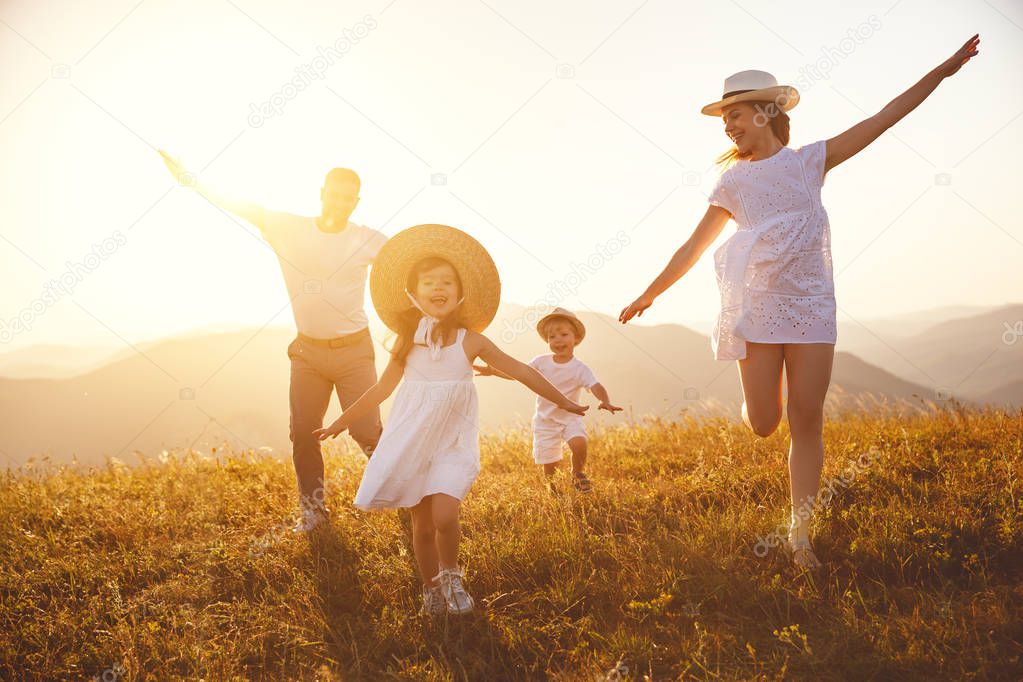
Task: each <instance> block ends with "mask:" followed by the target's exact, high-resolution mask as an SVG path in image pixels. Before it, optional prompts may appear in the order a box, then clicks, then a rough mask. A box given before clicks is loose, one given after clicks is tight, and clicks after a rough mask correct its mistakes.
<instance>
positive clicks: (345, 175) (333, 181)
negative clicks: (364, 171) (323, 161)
mask: <svg viewBox="0 0 1023 682" xmlns="http://www.w3.org/2000/svg"><path fill="white" fill-rule="evenodd" d="M323 184H324V186H328V185H340V184H345V185H355V190H356V192H358V191H359V189H361V187H362V181H361V180H359V174H358V173H356V172H355V171H353V170H352V169H351V168H332V169H331V170H330V172H329V173H327V179H326V180H324V181H323Z"/></svg>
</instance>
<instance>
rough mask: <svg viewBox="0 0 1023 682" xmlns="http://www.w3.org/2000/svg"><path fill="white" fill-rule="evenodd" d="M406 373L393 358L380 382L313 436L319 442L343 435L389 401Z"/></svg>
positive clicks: (317, 430)
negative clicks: (370, 412)
mask: <svg viewBox="0 0 1023 682" xmlns="http://www.w3.org/2000/svg"><path fill="white" fill-rule="evenodd" d="M404 372H405V370H404V368H403V367H402V366H401V365H399V364H398V363H396V362H395V361H394V359H393V358H392V359H391V361H390V362H388V363H387V367H385V368H384V371H383V374H381V375H380V381H378V382H376V383H375V384H373V385H372V386H371V387H370V388H369V389H368V390H367V391H366V392H365V393H363V394H362V395H361V396H359V399H358V400H356V401H355V402H354V403H352V404H351V405H350V406H349V407H348V409H347V410H345V411H344V412H343V413H342V414H341V416H340V417H338V418H337V419H336V420H335V421H334V423H333V424H331V425H330V426H328V427H325V428H322V429H316V430H315V431H313V435H314V436H316V438H317V439H319V440H324V439H326V438H337V436H338V434H340V433H343V432H344V430H345V429H347V428H348V427H349V426H351V424H352V422H354V421H357V420H358V419H359V417H362V416H365V414H366V413H367V412H369V411H370V410H372V409H373V408H374V407H376V406H377V405H379V404H380V403H382V402H384V401H385V400H387V397H388V396H389V395H391V393H393V392H394V389H395V387H396V386H397V385H398V382H399V381H401V375H402V374H404Z"/></svg>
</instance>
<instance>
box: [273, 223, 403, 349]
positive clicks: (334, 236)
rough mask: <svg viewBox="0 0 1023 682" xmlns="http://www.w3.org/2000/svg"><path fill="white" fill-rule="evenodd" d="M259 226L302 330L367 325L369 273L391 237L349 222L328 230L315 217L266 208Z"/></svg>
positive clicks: (314, 332)
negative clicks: (370, 267) (271, 249)
mask: <svg viewBox="0 0 1023 682" xmlns="http://www.w3.org/2000/svg"><path fill="white" fill-rule="evenodd" d="M260 217H261V220H260V223H259V225H258V227H259V228H260V231H261V232H262V234H263V239H265V240H266V241H267V242H268V243H269V244H270V246H272V247H273V250H274V252H275V253H276V254H277V260H278V261H280V264H281V272H282V273H283V274H284V283H285V284H286V285H287V287H288V295H289V296H290V297H291V299H292V301H291V309H292V312H293V313H294V315H295V326H296V327H297V328H298V331H299V332H301V333H303V334H305V335H307V336H312V337H315V338H318V339H331V338H335V337H338V336H345V335H346V334H352V333H354V332H357V331H360V330H362V329H364V328H365V327H366V324H367V318H366V311H365V310H364V309H363V303H364V301H365V295H366V274H367V272H368V270H369V266H370V264H371V263H372V262H373V259H375V258H376V255H377V253H378V252H379V251H380V247H381V246H383V245H384V242H386V241H387V237H386V236H384V235H383V234H382V233H380V232H377V231H376V230H373V229H370V228H368V227H363V226H362V225H357V224H355V223H353V222H349V223H348V226H347V227H346V228H345V229H343V230H341V231H340V232H334V233H332V232H324V231H323V230H321V229H320V228H319V227H317V226H316V218H311V217H307V216H299V215H294V214H291V213H281V212H277V211H265V212H264V213H263V214H262V215H261V216H260Z"/></svg>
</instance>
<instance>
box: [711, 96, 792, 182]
mask: <svg viewBox="0 0 1023 682" xmlns="http://www.w3.org/2000/svg"><path fill="white" fill-rule="evenodd" d="M749 104H750V105H752V106H753V109H754V110H755V111H756V114H755V115H754V122H755V121H756V117H757V116H764V117H766V118H767V121H768V124H769V125H770V126H771V132H772V133H774V136H775V137H777V138H778V141H779V142H781V143H782V145H783V146H784V145H787V144H788V143H789V125H790V121H789V115H788V114H786V113H785V112H784V111H782V110H781V107H779V106H778V105H777V104H775V103H774V102H749ZM747 156H748V155H747ZM742 158H745V157H744V156H742V155H740V154H739V148H738V147H736V146H734V145H733V146H732V148H731V149H729V150H728V151H727V152H725V153H724V154H722V155H721V156H719V157H718V158H717V165H718V166H720V167H721V170H725V169H727V168H728V167H729V166H731V165H732V164H733V163H735V162H736V161H738V160H739V159H742Z"/></svg>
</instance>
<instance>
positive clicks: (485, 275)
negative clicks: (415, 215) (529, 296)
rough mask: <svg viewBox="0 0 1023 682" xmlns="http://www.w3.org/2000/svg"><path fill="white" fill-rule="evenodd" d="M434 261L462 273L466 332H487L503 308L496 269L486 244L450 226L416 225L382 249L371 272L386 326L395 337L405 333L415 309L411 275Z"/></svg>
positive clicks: (371, 284)
mask: <svg viewBox="0 0 1023 682" xmlns="http://www.w3.org/2000/svg"><path fill="white" fill-rule="evenodd" d="M431 256H434V257H437V258H443V259H444V260H446V261H447V262H449V263H451V265H452V267H454V268H455V271H456V272H457V273H458V278H459V279H460V280H461V282H462V296H463V297H464V298H465V300H464V301H462V304H461V306H460V307H459V308H458V311H457V313H458V315H459V317H460V318H461V320H462V322H463V324H465V326H466V328H468V329H470V330H471V331H474V332H481V331H483V330H484V329H486V328H487V325H489V324H490V323H491V322H492V321H493V319H494V316H495V315H496V314H497V306H498V304H499V303H500V302H501V278H500V277H499V276H498V274H497V266H496V265H494V259H493V258H491V257H490V254H489V253H487V250H486V249H485V248H483V245H482V244H480V243H479V242H478V241H476V240H475V239H473V238H472V237H470V236H469V235H467V234H466V233H465V232H462V231H461V230H458V229H455V228H453V227H449V226H447V225H416V226H415V227H410V228H408V229H407V230H402V231H401V232H399V233H398V234H396V235H394V236H393V237H391V238H390V239H389V240H387V243H386V244H384V245H383V247H381V249H380V253H378V254H377V257H376V259H375V260H374V261H373V270H372V271H371V272H370V276H369V292H370V296H371V297H372V298H373V307H374V308H376V311H377V314H378V315H379V316H380V319H381V320H382V321H383V323H384V324H386V325H387V326H388V327H389V328H390V329H391V330H392V331H395V332H397V331H400V327H401V319H402V316H403V315H404V314H405V313H407V312H408V311H409V309H411V308H412V303H411V302H410V301H409V299H408V296H406V295H405V285H406V282H407V281H408V275H409V272H410V271H411V270H412V266H413V265H415V264H416V263H418V262H419V261H421V260H423V259H424V258H429V257H431ZM410 293H415V292H414V291H411V290H410Z"/></svg>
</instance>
